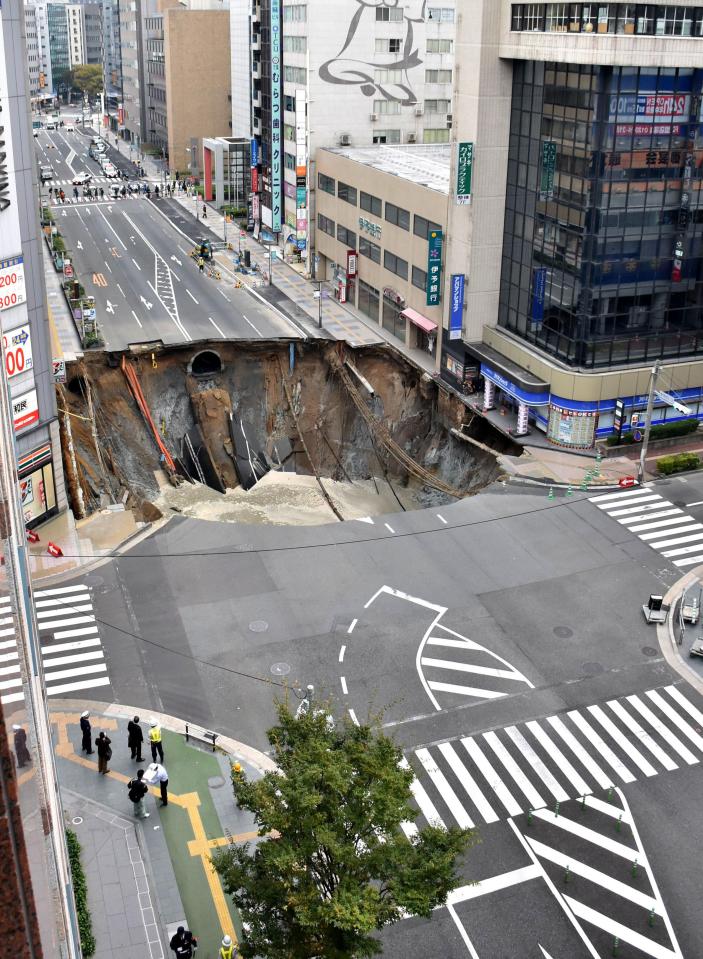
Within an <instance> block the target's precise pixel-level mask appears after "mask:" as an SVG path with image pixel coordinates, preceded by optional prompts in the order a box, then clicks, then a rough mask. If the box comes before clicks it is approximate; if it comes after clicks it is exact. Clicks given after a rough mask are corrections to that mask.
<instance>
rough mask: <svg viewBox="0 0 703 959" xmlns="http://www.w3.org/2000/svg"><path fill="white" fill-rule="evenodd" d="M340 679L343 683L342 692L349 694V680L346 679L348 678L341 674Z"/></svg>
mask: <svg viewBox="0 0 703 959" xmlns="http://www.w3.org/2000/svg"><path fill="white" fill-rule="evenodd" d="M339 681H340V683H341V684H342V692H343V693H344V695H345V696H346V695H347V680H346V678H345V677H344V676H340V677H339Z"/></svg>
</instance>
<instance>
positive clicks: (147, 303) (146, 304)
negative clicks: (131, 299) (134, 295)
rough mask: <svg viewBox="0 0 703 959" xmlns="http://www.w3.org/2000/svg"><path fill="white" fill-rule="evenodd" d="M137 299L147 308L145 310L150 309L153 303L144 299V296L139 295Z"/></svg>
mask: <svg viewBox="0 0 703 959" xmlns="http://www.w3.org/2000/svg"><path fill="white" fill-rule="evenodd" d="M139 299H140V300H141V301H142V303H143V304H144V306H145V307H146V308H147V310H150V309H151V308H152V306H153V303H150V302H149V301H148V300H147V299H146V297H144V296H140V297H139Z"/></svg>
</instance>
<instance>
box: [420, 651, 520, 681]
mask: <svg viewBox="0 0 703 959" xmlns="http://www.w3.org/2000/svg"><path fill="white" fill-rule="evenodd" d="M420 662H421V663H422V665H423V666H434V667H435V668H437V669H456V670H457V672H460V673H475V674H476V675H477V676H493V677H494V678H495V679H514V680H515V679H520V677H519V676H516V675H515V673H514V671H513V670H512V669H494V668H493V667H492V666H474V665H473V663H461V662H455V661H454V660H451V659H432V657H430V656H423V657H422V659H421V660H420Z"/></svg>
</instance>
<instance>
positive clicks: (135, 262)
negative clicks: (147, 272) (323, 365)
mask: <svg viewBox="0 0 703 959" xmlns="http://www.w3.org/2000/svg"><path fill="white" fill-rule="evenodd" d="M132 263H134V265H135V266H136V268H137V269H138V270H139V272H140V273H141V272H142V268H141V266H140V265H139V264H138V263H137V261H136V260H135V259H134V257H132Z"/></svg>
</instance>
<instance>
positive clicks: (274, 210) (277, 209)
mask: <svg viewBox="0 0 703 959" xmlns="http://www.w3.org/2000/svg"><path fill="white" fill-rule="evenodd" d="M282 135H283V131H282V129H281V0H271V229H272V230H273V232H274V233H280V232H281V212H282V207H283V196H282V187H281V184H282V170H283V162H282V160H283V157H282V153H283V141H282Z"/></svg>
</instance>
